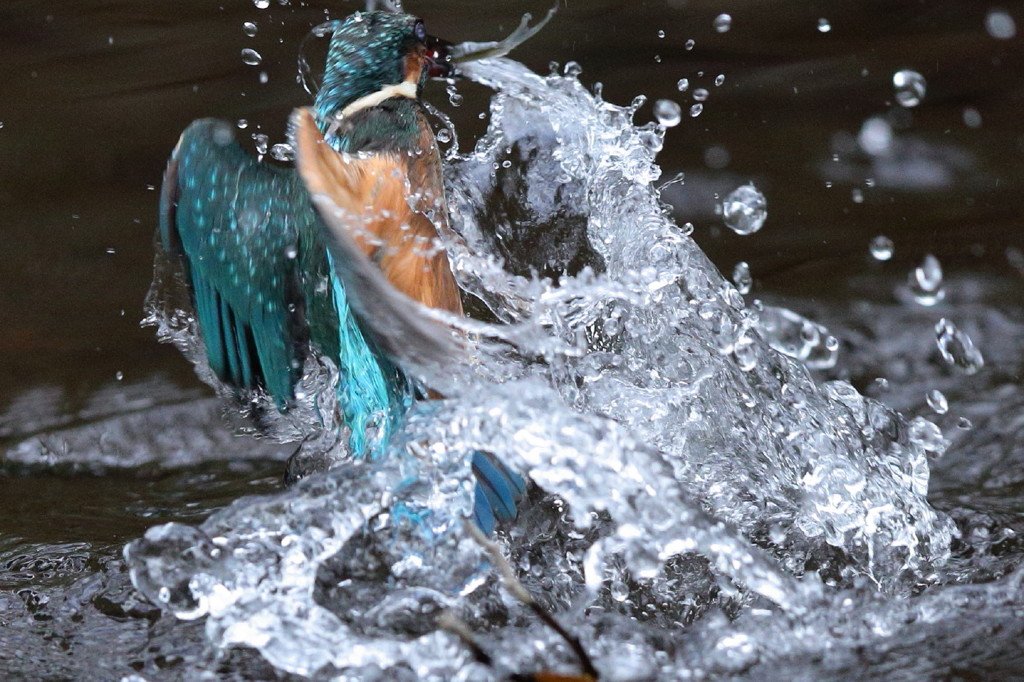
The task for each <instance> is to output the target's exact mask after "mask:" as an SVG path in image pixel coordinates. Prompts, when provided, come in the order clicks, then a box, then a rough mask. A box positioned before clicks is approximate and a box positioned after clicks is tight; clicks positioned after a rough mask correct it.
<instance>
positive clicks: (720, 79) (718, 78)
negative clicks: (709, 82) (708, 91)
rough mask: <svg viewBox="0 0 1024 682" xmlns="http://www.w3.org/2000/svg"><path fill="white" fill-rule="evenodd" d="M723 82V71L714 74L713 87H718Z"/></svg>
mask: <svg viewBox="0 0 1024 682" xmlns="http://www.w3.org/2000/svg"><path fill="white" fill-rule="evenodd" d="M724 82H725V74H724V73H720V74H718V75H717V76H715V87H720V86H721V85H722V83H724Z"/></svg>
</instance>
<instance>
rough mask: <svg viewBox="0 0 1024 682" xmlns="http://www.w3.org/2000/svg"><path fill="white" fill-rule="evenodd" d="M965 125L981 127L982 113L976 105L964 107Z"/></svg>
mask: <svg viewBox="0 0 1024 682" xmlns="http://www.w3.org/2000/svg"><path fill="white" fill-rule="evenodd" d="M964 125H965V126H967V127H968V128H980V127H981V113H980V112H979V111H978V110H977V109H975V108H974V107H967V108H966V109H964Z"/></svg>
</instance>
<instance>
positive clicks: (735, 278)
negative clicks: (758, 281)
mask: <svg viewBox="0 0 1024 682" xmlns="http://www.w3.org/2000/svg"><path fill="white" fill-rule="evenodd" d="M732 283H733V284H735V285H736V290H737V291H738V292H740V293H741V294H744V295H746V294H749V293H750V288H751V286H753V284H754V280H753V278H752V277H751V276H750V265H748V264H747V262H746V261H742V260H741V261H740V262H739V263H737V264H736V267H734V268H733V269H732Z"/></svg>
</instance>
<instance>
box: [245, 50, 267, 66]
mask: <svg viewBox="0 0 1024 682" xmlns="http://www.w3.org/2000/svg"><path fill="white" fill-rule="evenodd" d="M242 61H243V62H245V63H246V64H248V65H249V66H259V65H260V64H262V63H263V56H262V55H261V54H260V53H259V52H257V51H256V50H254V49H252V48H251V47H247V48H245V49H244V50H242Z"/></svg>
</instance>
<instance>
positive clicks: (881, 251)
mask: <svg viewBox="0 0 1024 682" xmlns="http://www.w3.org/2000/svg"><path fill="white" fill-rule="evenodd" d="M870 248H871V257H872V258H874V259H875V260H880V261H886V260H889V259H890V258H892V254H893V249H894V247H893V243H892V240H891V239H889V238H888V237H886V236H885V235H882V234H880V235H878V236H877V237H875V238H874V239H872V240H871V247H870Z"/></svg>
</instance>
